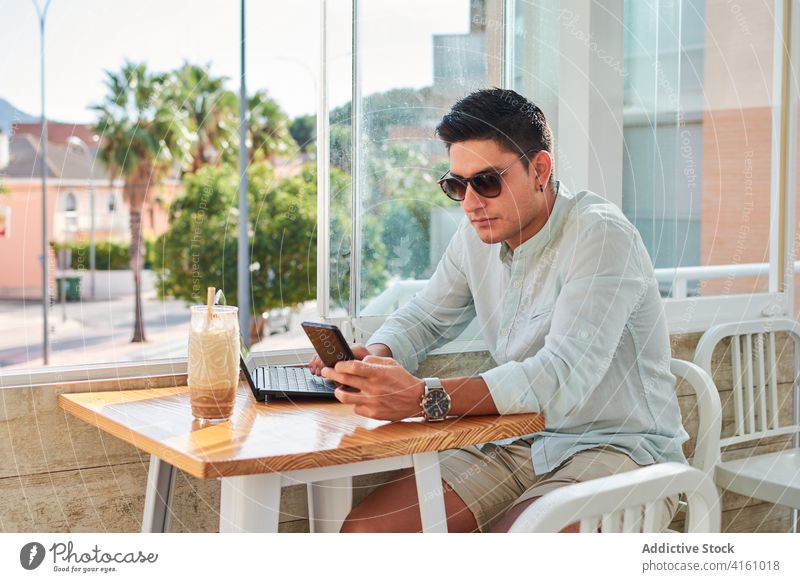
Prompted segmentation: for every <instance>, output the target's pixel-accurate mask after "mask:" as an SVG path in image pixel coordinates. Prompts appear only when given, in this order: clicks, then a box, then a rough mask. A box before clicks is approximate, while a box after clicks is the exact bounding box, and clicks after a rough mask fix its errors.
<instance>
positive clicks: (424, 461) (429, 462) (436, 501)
mask: <svg viewBox="0 0 800 582" xmlns="http://www.w3.org/2000/svg"><path fill="white" fill-rule="evenodd" d="M413 459H414V474H415V476H416V479H417V495H418V496H419V514H420V517H421V519H422V531H423V532H426V533H428V532H437V533H446V532H447V513H446V512H445V510H444V492H443V491H442V472H441V470H440V469H439V453H436V452H433V453H419V454H416V455H414V456H413Z"/></svg>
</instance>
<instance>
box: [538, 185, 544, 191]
mask: <svg viewBox="0 0 800 582" xmlns="http://www.w3.org/2000/svg"><path fill="white" fill-rule="evenodd" d="M539 192H544V185H542V184H540V185H539Z"/></svg>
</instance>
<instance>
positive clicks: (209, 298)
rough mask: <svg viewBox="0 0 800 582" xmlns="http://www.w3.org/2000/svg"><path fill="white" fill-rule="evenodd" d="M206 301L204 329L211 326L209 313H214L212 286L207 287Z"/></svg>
mask: <svg viewBox="0 0 800 582" xmlns="http://www.w3.org/2000/svg"><path fill="white" fill-rule="evenodd" d="M206 303H207V304H208V319H206V329H208V328H209V327H210V326H211V315H212V314H213V313H214V287H209V288H208V296H207V299H206Z"/></svg>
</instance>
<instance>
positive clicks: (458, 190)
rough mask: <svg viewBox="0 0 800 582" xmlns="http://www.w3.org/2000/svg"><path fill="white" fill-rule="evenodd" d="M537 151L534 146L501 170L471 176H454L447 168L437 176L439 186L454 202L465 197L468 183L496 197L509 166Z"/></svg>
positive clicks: (482, 192)
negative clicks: (441, 174) (439, 176)
mask: <svg viewBox="0 0 800 582" xmlns="http://www.w3.org/2000/svg"><path fill="white" fill-rule="evenodd" d="M538 151H540V150H537V149H536V148H533V149H529V150H528V151H526V152H525V153H523V154H522V155H521V156H520V157H518V158H517V159H516V160H514V161H513V162H511V163H510V164H508V165H507V166H506V167H505V168H503V169H502V170H499V171H498V170H494V171H491V172H481V173H479V174H475V175H474V176H472V177H471V178H462V177H461V176H454V175H453V174H451V173H450V170H447V172H445V173H444V175H443V176H442V177H441V178H439V186H440V187H441V188H442V192H444V193H445V194H447V197H448V198H450V199H451V200H455V201H456V202H462V201H463V200H464V198H466V197H467V186H468V185H469V186H472V189H473V190H475V192H477V193H478V194H479V195H481V196H483V197H484V198H497V197H498V196H499V195H500V191H501V190H502V186H503V181H502V177H503V174H505V173H506V172H507V171H508V170H509V169H510V168H511V166H513V165H514V164H516V163H517V162H518V161H520V160H521V159H522V158H524V157H525V156H527V155H529V154H532V153H533V152H538Z"/></svg>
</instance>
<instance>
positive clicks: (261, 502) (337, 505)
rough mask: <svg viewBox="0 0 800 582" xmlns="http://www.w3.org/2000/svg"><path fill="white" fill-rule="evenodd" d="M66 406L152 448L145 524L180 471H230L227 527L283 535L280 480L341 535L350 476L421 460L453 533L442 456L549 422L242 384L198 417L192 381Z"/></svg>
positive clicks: (431, 507) (439, 516) (150, 524)
mask: <svg viewBox="0 0 800 582" xmlns="http://www.w3.org/2000/svg"><path fill="white" fill-rule="evenodd" d="M59 406H61V408H63V409H64V410H66V411H67V412H69V413H70V414H73V415H74V416H77V417H78V418H80V419H82V420H84V421H86V422H88V423H89V424H92V425H94V426H96V427H98V428H100V429H102V430H104V431H106V432H108V433H110V434H112V435H114V436H116V437H118V438H120V439H122V440H123V441H126V442H128V443H130V444H132V445H134V446H135V447H138V448H139V449H141V450H143V451H145V452H147V453H150V455H151V457H150V470H149V473H148V479H147V491H146V495H145V510H144V519H143V521H142V531H146V532H152V531H166V530H167V528H168V526H169V515H170V511H169V506H170V502H171V498H172V494H173V490H174V483H175V470H174V468H175V467H177V468H179V469H182V470H183V471H186V472H187V473H189V474H190V475H194V476H195V477H199V478H201V479H221V480H222V496H221V504H220V531H221V532H256V531H266V532H276V531H278V517H279V514H280V493H281V488H282V487H283V486H286V485H294V484H298V483H306V484H307V487H308V499H309V523H310V529H311V531H312V532H314V531H316V532H319V531H339V528H340V527H341V524H342V522H343V520H344V518H345V517H346V516H347V514H348V513H349V512H350V509H351V506H352V477H353V476H354V475H363V474H368V473H377V472H381V471H388V470H393V469H401V468H406V467H414V469H415V474H416V481H417V492H418V494H419V499H420V514H421V517H422V525H423V530H424V531H426V532H427V531H438V532H441V531H447V520H446V517H445V511H444V498H443V495H442V490H441V474H440V471H439V461H438V452H439V451H442V450H445V449H452V448H460V447H465V446H468V445H474V444H479V443H484V442H491V441H496V440H500V439H503V438H508V437H513V436H517V435H526V434H531V433H534V432H538V431H540V430H543V429H544V419H543V417H541V416H540V415H538V414H516V415H510V416H471V417H465V418H461V419H453V420H446V421H444V422H440V423H427V422H424V421H423V420H422V419H408V420H404V421H401V422H388V421H378V420H372V419H369V418H364V417H361V416H358V415H356V414H355V413H353V410H352V406H350V405H345V404H341V403H339V402H336V401H322V400H313V401H307V402H304V403H302V404H298V403H291V402H269V403H262V402H257V401H256V400H255V398H253V396H252V393H251V392H250V389H249V388H248V387H247V386H246V385H245V384H243V385H241V386H240V387H239V391H238V393H237V396H236V407H235V409H234V413H233V416H232V417H231V419H229V420H227V421H224V422H219V423H216V424H210V425H208V424H206V425H203V424H201V423H200V422H198V421H196V420H194V419H193V418H192V413H191V407H190V403H189V389H188V388H187V387H186V386H182V387H178V388H158V389H146V390H125V391H113V392H94V393H80V394H62V395H60V396H59Z"/></svg>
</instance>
